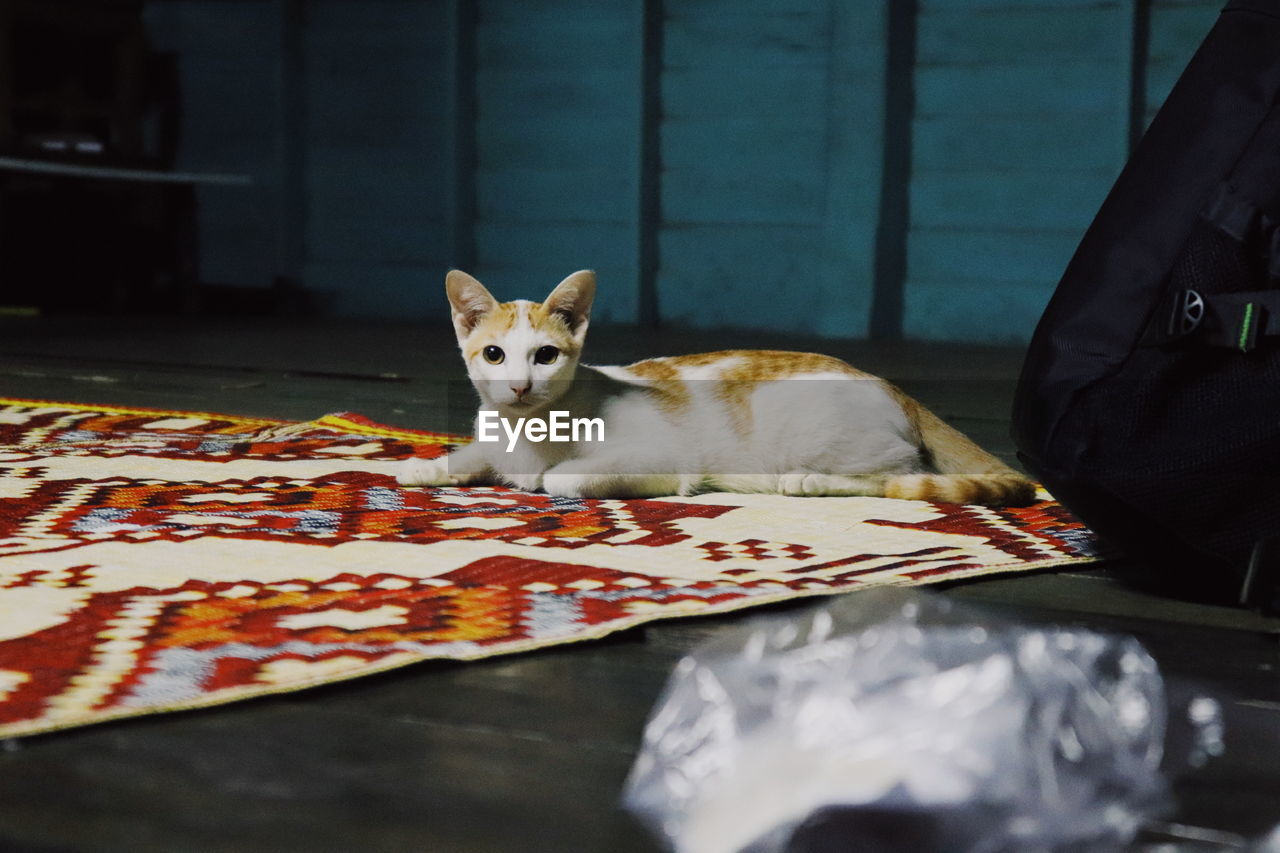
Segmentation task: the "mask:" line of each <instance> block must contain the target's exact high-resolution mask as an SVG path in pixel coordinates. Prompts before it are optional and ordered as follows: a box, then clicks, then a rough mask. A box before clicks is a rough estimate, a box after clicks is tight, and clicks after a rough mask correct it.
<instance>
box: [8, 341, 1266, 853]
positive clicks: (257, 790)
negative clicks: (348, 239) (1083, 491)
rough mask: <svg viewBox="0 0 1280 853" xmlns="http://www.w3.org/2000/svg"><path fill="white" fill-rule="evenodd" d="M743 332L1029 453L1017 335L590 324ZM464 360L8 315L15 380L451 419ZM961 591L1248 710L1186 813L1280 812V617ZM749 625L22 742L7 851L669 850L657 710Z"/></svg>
mask: <svg viewBox="0 0 1280 853" xmlns="http://www.w3.org/2000/svg"><path fill="white" fill-rule="evenodd" d="M737 346H748V347H771V348H789V349H818V350H822V351H826V352H830V353H832V354H834V355H839V356H841V357H844V358H847V359H849V360H850V361H852V362H853V363H854V364H856V365H857V366H859V367H861V368H863V369H865V370H869V371H872V372H875V373H878V374H881V375H884V376H886V377H887V378H889V379H891V380H893V381H895V382H897V383H898V384H900V385H901V386H902V387H903V388H904V389H905V390H907V391H908V392H909V393H911V394H913V395H915V396H917V397H918V398H919V399H921V400H922V401H923V402H925V403H926V404H928V405H929V406H931V407H933V408H934V409H935V410H936V411H938V412H940V413H941V414H942V415H944V416H945V417H946V418H947V419H948V420H950V421H951V422H952V423H954V424H956V425H957V426H958V427H960V428H961V429H963V430H965V431H966V432H968V433H969V434H970V435H972V436H973V437H974V438H976V439H977V440H978V441H979V442H980V443H982V444H984V445H985V446H987V447H988V448H989V449H991V450H992V451H994V452H996V453H998V454H999V455H1001V456H1002V457H1004V458H1006V459H1009V460H1012V459H1013V446H1012V443H1011V441H1010V439H1009V437H1008V417H1009V414H1008V413H1009V407H1010V402H1011V399H1012V391H1013V384H1014V380H1015V378H1016V376H1017V371H1018V369H1019V366H1020V358H1019V354H1018V353H1016V352H1011V351H1008V350H999V349H985V348H972V347H948V346H938V345H933V346H915V345H906V344H896V345H892V346H886V345H871V344H866V343H837V342H830V341H812V340H805V339H801V338H779V337H776V336H773V337H767V338H766V337H765V336H759V335H754V336H753V335H747V334H729V333H724V334H710V333H708V334H696V335H689V334H679V333H666V334H662V335H643V334H639V333H636V332H633V331H625V330H616V331H610V330H607V329H593V332H592V340H591V343H590V344H589V350H588V360H589V361H594V362H596V363H611V362H620V361H627V360H631V359H634V358H639V357H644V356H647V355H658V354H668V353H677V352H690V351H698V350H707V349H719V348H727V347H737ZM462 375H463V374H462V371H461V366H460V362H459V360H458V358H457V356H456V354H455V351H454V343H453V340H452V335H451V333H450V332H449V330H447V329H446V328H444V327H439V326H437V327H428V328H414V327H411V326H408V325H386V324H383V325H370V324H343V323H336V322H326V323H297V322H294V323H276V322H268V321H260V320H255V321H230V320H225V321H208V320H182V321H172V320H170V319H166V320H164V321H159V320H154V319H153V320H143V319H117V320H94V321H87V320H60V321H49V320H45V321H40V320H12V319H8V320H6V319H3V318H0V396H9V397H22V398H36V399H49V400H63V401H74V402H83V403H111V404H120V405H137V406H148V407H156V408H173V409H193V410H204V411H221V412H229V413H237V414H248V415H257V416H265V417H280V418H290V419H299V420H303V419H310V418H314V417H317V416H319V415H321V414H324V413H326V412H331V411H357V412H360V413H362V414H365V415H367V416H369V417H372V418H374V419H375V420H379V421H382V422H386V423H392V424H399V425H404V426H412V427H418V428H426V429H443V428H445V426H446V421H445V420H444V417H443V414H442V409H443V407H444V406H445V404H446V402H447V400H448V384H449V383H450V382H451V381H458V380H459V379H461V378H462ZM943 594H946V595H950V596H953V597H955V598H957V599H960V600H963V601H965V602H967V603H970V604H972V605H975V606H979V607H983V608H986V609H987V610H988V611H989V612H990V613H991V614H992V617H993V618H1001V619H1013V620H1019V621H1026V622H1030V623H1036V624H1045V623H1061V624H1071V625H1081V626H1087V627H1091V628H1095V629H1098V630H1104V631H1109V632H1115V633H1125V634H1132V635H1135V636H1137V637H1138V638H1139V639H1140V640H1142V642H1143V643H1144V644H1145V645H1146V646H1147V647H1148V648H1149V649H1150V650H1151V652H1152V654H1153V655H1154V656H1155V657H1156V659H1157V660H1158V661H1159V663H1160V665H1161V668H1162V671H1163V672H1164V673H1166V675H1167V676H1168V678H1169V680H1170V683H1171V685H1176V686H1177V688H1178V690H1180V691H1183V692H1187V691H1190V692H1196V691H1199V692H1204V693H1207V694H1210V695H1214V696H1217V697H1218V698H1219V699H1220V701H1222V702H1223V705H1224V708H1225V711H1226V715H1227V721H1228V727H1227V746H1228V749H1227V752H1226V754H1225V756H1223V757H1222V758H1221V759H1218V760H1216V761H1213V762H1211V763H1210V764H1208V765H1207V766H1206V767H1204V768H1202V769H1200V770H1197V771H1195V772H1191V773H1187V774H1184V775H1183V776H1182V778H1181V780H1180V781H1179V782H1178V784H1177V785H1176V793H1177V795H1178V801H1177V806H1176V808H1175V810H1174V811H1173V812H1171V813H1170V815H1169V816H1168V817H1169V819H1171V820H1174V821H1180V822H1183V823H1187V824H1190V825H1193V826H1195V827H1200V828H1203V829H1214V830H1220V831H1224V832H1226V833H1234V834H1239V835H1250V834H1256V833H1258V832H1261V831H1262V830H1263V829H1265V828H1268V827H1269V826H1271V825H1273V824H1274V823H1276V822H1280V620H1275V619H1265V618H1263V617H1261V616H1257V615H1255V614H1251V613H1248V612H1245V611H1241V610H1237V609H1233V608H1224V607H1213V606H1208V605H1204V604H1196V603H1189V602H1185V601H1178V600H1174V599H1171V598H1167V597H1163V596H1159V595H1155V594H1152V593H1150V592H1146V591H1142V590H1139V589H1136V588H1132V587H1130V586H1127V585H1125V584H1123V583H1120V582H1118V581H1117V580H1116V579H1115V578H1114V577H1113V576H1112V573H1111V572H1110V571H1108V570H1107V567H1101V568H1095V569H1091V570H1088V571H1073V572H1067V573H1057V574H1055V573H1041V574H1036V575H1029V576H1019V577H1015V578H1008V577H1005V578H996V579H991V580H985V581H977V582H971V583H966V584H962V585H955V586H952V587H950V588H948V589H946V590H945V591H944V593H943ZM799 607H801V605H794V604H793V605H784V606H780V607H774V608H768V609H770V610H773V611H775V612H776V611H783V612H785V611H787V610H795V609H799ZM743 618H744V617H743V616H721V617H711V618H703V619H690V620H680V621H676V622H673V623H667V624H658V625H653V626H649V627H646V628H644V629H636V630H632V631H628V632H624V633H622V634H618V635H615V636H614V637H611V638H608V639H606V640H603V641H600V642H593V643H584V644H578V645H573V646H565V647H559V648H554V649H549V650H545V651H541V652H536V653H530V654H523V655H517V656H512V657H506V658H499V659H494V660H488V661H481V662H476V663H467V664H455V663H434V664H433V663H429V664H421V665H417V666H412V667H408V668H405V669H401V670H397V671H394V672H390V673H385V674H382V675H378V676H372V677H369V678H365V679H359V680H356V681H352V682H347V683H344V684H340V685H333V686H328V687H324V688H319V689H315V690H311V691H305V692H301V693H293V694H287V695H284V696H280V697H274V698H267V699H260V700H254V701H249V702H243V703H239V704H233V705H228V706H222V707H219V708H214V709H209V710H204V711H193V712H188V713H181V714H169V715H162V716H158V717H154V718H149V719H140V720H132V721H125V722H120V723H112V724H106V725H102V726H97V727H91V728H85V729H77V730H71V731H68V732H63V733H55V734H49V735H43V736H37V737H32V738H27V739H23V740H17V741H10V742H7V743H4V744H0V850H66V851H130V853H132V851H189V850H197V851H295V850H296V851H348V850H361V851H366V850H367V851H410V850H413V851H457V852H458V853H472V851H477V853H478V851H486V852H487V851H504V852H505V851H518V853H525V851H530V852H531V853H537V851H548V853H550V852H551V851H555V852H556V853H573V852H574V851H622V853H627V851H636V852H637V853H640V851H653V850H656V849H658V848H657V846H656V845H655V844H654V842H652V841H651V840H650V839H649V838H648V837H647V836H645V835H644V833H643V832H642V831H641V830H640V829H639V828H638V827H637V825H636V824H635V823H634V822H633V821H632V820H631V818H630V817H628V816H627V815H625V814H623V813H622V812H621V811H619V809H618V807H617V800H618V795H619V792H620V789H621V785H622V783H623V780H624V779H625V777H626V774H627V772H628V770H629V768H630V765H631V761H632V758H633V756H634V753H635V750H636V747H637V745H638V741H639V736H640V732H641V729H642V727H643V725H644V721H645V718H646V716H647V714H648V712H649V709H650V707H651V705H652V704H653V702H654V701H655V699H656V698H657V696H658V694H659V692H660V690H661V688H662V685H663V683H664V682H665V679H666V677H667V674H668V673H669V671H670V669H671V667H672V666H673V665H674V664H675V662H676V661H677V660H678V659H679V658H680V656H681V655H682V654H683V653H685V652H686V651H687V650H688V649H690V648H691V647H693V646H695V645H697V644H698V643H699V642H701V641H702V640H704V639H706V638H707V637H710V636H713V635H715V634H716V633H717V632H719V631H721V630H724V629H725V628H726V627H729V626H733V625H736V624H739V623H740V622H741V621H742V619H743Z"/></svg>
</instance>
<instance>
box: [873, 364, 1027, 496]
mask: <svg viewBox="0 0 1280 853" xmlns="http://www.w3.org/2000/svg"><path fill="white" fill-rule="evenodd" d="M892 390H893V391H895V392H897V393H896V394H895V396H897V397H899V403H900V404H901V405H902V409H903V411H904V412H905V413H906V415H907V418H908V419H909V420H910V421H911V423H912V425H913V426H914V427H915V428H916V430H917V431H918V432H919V434H920V444H921V447H922V449H923V451H924V456H925V461H926V462H927V463H928V464H929V467H930V468H932V469H933V470H934V471H935V472H937V473H929V474H900V475H896V476H892V477H890V478H889V479H888V480H887V481H886V482H885V486H884V494H885V497H889V498H906V499H909V500H925V501H939V502H941V503H957V504H982V505H984V506H1026V505H1028V504H1031V503H1034V502H1035V497H1036V486H1035V483H1033V482H1031V481H1030V480H1028V479H1027V478H1026V477H1024V476H1023V475H1022V474H1019V473H1018V472H1017V471H1015V470H1013V469H1012V468H1010V467H1009V466H1008V465H1006V464H1004V463H1003V462H1001V461H1000V460H999V459H997V458H996V457H995V456H992V455H991V454H990V453H988V452H987V451H985V450H983V449H982V448H981V447H979V446H978V445H976V444H974V443H973V442H972V441H971V440H969V438H968V437H967V436H966V435H964V433H962V432H960V431H959V430H957V429H956V428H955V427H953V426H951V425H950V424H948V423H947V422H946V421H944V420H942V419H941V418H939V417H938V416H937V415H935V414H934V413H933V412H930V411H929V410H928V409H926V408H925V407H924V406H921V405H920V404H919V403H917V402H916V401H915V400H912V399H911V398H909V397H907V396H906V395H905V394H902V392H900V391H897V389H896V388H894V389H892Z"/></svg>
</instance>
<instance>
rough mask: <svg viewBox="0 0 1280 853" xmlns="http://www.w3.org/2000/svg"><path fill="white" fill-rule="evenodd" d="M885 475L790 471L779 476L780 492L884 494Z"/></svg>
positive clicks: (835, 494)
mask: <svg viewBox="0 0 1280 853" xmlns="http://www.w3.org/2000/svg"><path fill="white" fill-rule="evenodd" d="M884 484H885V478H884V477H875V476H852V475H849V474H822V473H818V472H815V471H788V472H787V473H785V474H782V475H781V476H779V477H778V486H777V489H778V494H780V495H800V496H818V495H828V496H838V495H856V496H864V497H875V498H878V497H883V496H884Z"/></svg>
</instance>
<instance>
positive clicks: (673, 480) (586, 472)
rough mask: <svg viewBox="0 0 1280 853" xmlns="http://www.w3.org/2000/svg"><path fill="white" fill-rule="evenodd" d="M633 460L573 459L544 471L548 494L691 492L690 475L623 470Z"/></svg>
mask: <svg viewBox="0 0 1280 853" xmlns="http://www.w3.org/2000/svg"><path fill="white" fill-rule="evenodd" d="M634 467H635V466H634V464H633V463H632V464H628V463H627V462H619V463H617V464H610V463H609V462H608V461H606V460H603V459H596V458H589V459H571V460H569V461H567V462H561V463H560V464H559V465H556V466H555V467H553V468H550V469H548V470H547V472H546V473H544V474H543V475H542V488H543V491H545V492H546V493H547V494H549V495H559V496H561V497H567V498H657V497H666V496H668V495H681V494H689V493H690V492H691V491H692V490H693V488H692V485H691V484H690V483H686V482H685V481H686V480H687V479H689V478H686V477H682V476H681V475H680V474H675V473H669V472H654V473H621V472H624V471H628V470H634Z"/></svg>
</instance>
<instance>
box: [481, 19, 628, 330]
mask: <svg viewBox="0 0 1280 853" xmlns="http://www.w3.org/2000/svg"><path fill="white" fill-rule="evenodd" d="M642 7H643V2H642V0H602V2H595V3H586V2H582V0H549V2H546V3H539V4H528V3H522V2H518V0H479V2H478V3H477V6H476V8H477V21H478V28H477V33H476V43H477V54H476V55H477V78H476V113H477V117H476V125H475V136H476V152H477V160H476V177H475V186H476V217H475V228H476V258H477V262H476V270H475V272H476V273H477V275H479V276H480V278H481V279H482V280H483V281H485V282H486V284H489V285H491V286H493V287H496V288H499V289H502V288H504V287H506V286H507V285H506V284H504V281H508V282H509V281H512V280H514V281H525V282H530V281H535V282H538V284H537V286H536V292H535V293H520V294H516V295H519V296H521V297H532V298H540V297H541V296H542V295H544V291H543V283H544V282H545V280H546V279H547V278H549V277H550V278H554V280H553V281H551V282H550V284H552V285H554V284H555V283H556V282H558V281H559V280H560V278H563V277H564V276H565V275H567V274H568V273H570V272H573V271H574V270H577V269H581V268H584V267H591V268H595V269H597V272H600V271H601V270H607V273H608V277H609V279H610V286H609V287H608V288H605V287H603V286H602V288H601V290H600V292H599V293H598V294H597V300H596V305H595V308H594V309H593V317H594V318H596V319H597V320H600V321H605V322H608V321H615V322H635V321H636V320H637V319H638V313H637V312H638V308H637V305H638V291H639V289H640V282H639V277H640V269H639V263H638V256H637V253H638V246H639V237H638V233H639V217H640V211H641V205H640V201H639V197H640V167H641V160H642V155H641V139H642V136H641V134H640V133H639V132H638V130H639V128H640V127H641V112H642V109H643V97H642V91H643V80H642V78H643V61H642V60H643V8H642ZM517 44H518V45H519V46H517ZM551 237H553V238H554V239H552V240H551V242H547V240H548V238H551ZM624 264H625V266H624ZM602 277H603V273H602ZM623 277H625V280H620V279H623Z"/></svg>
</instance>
